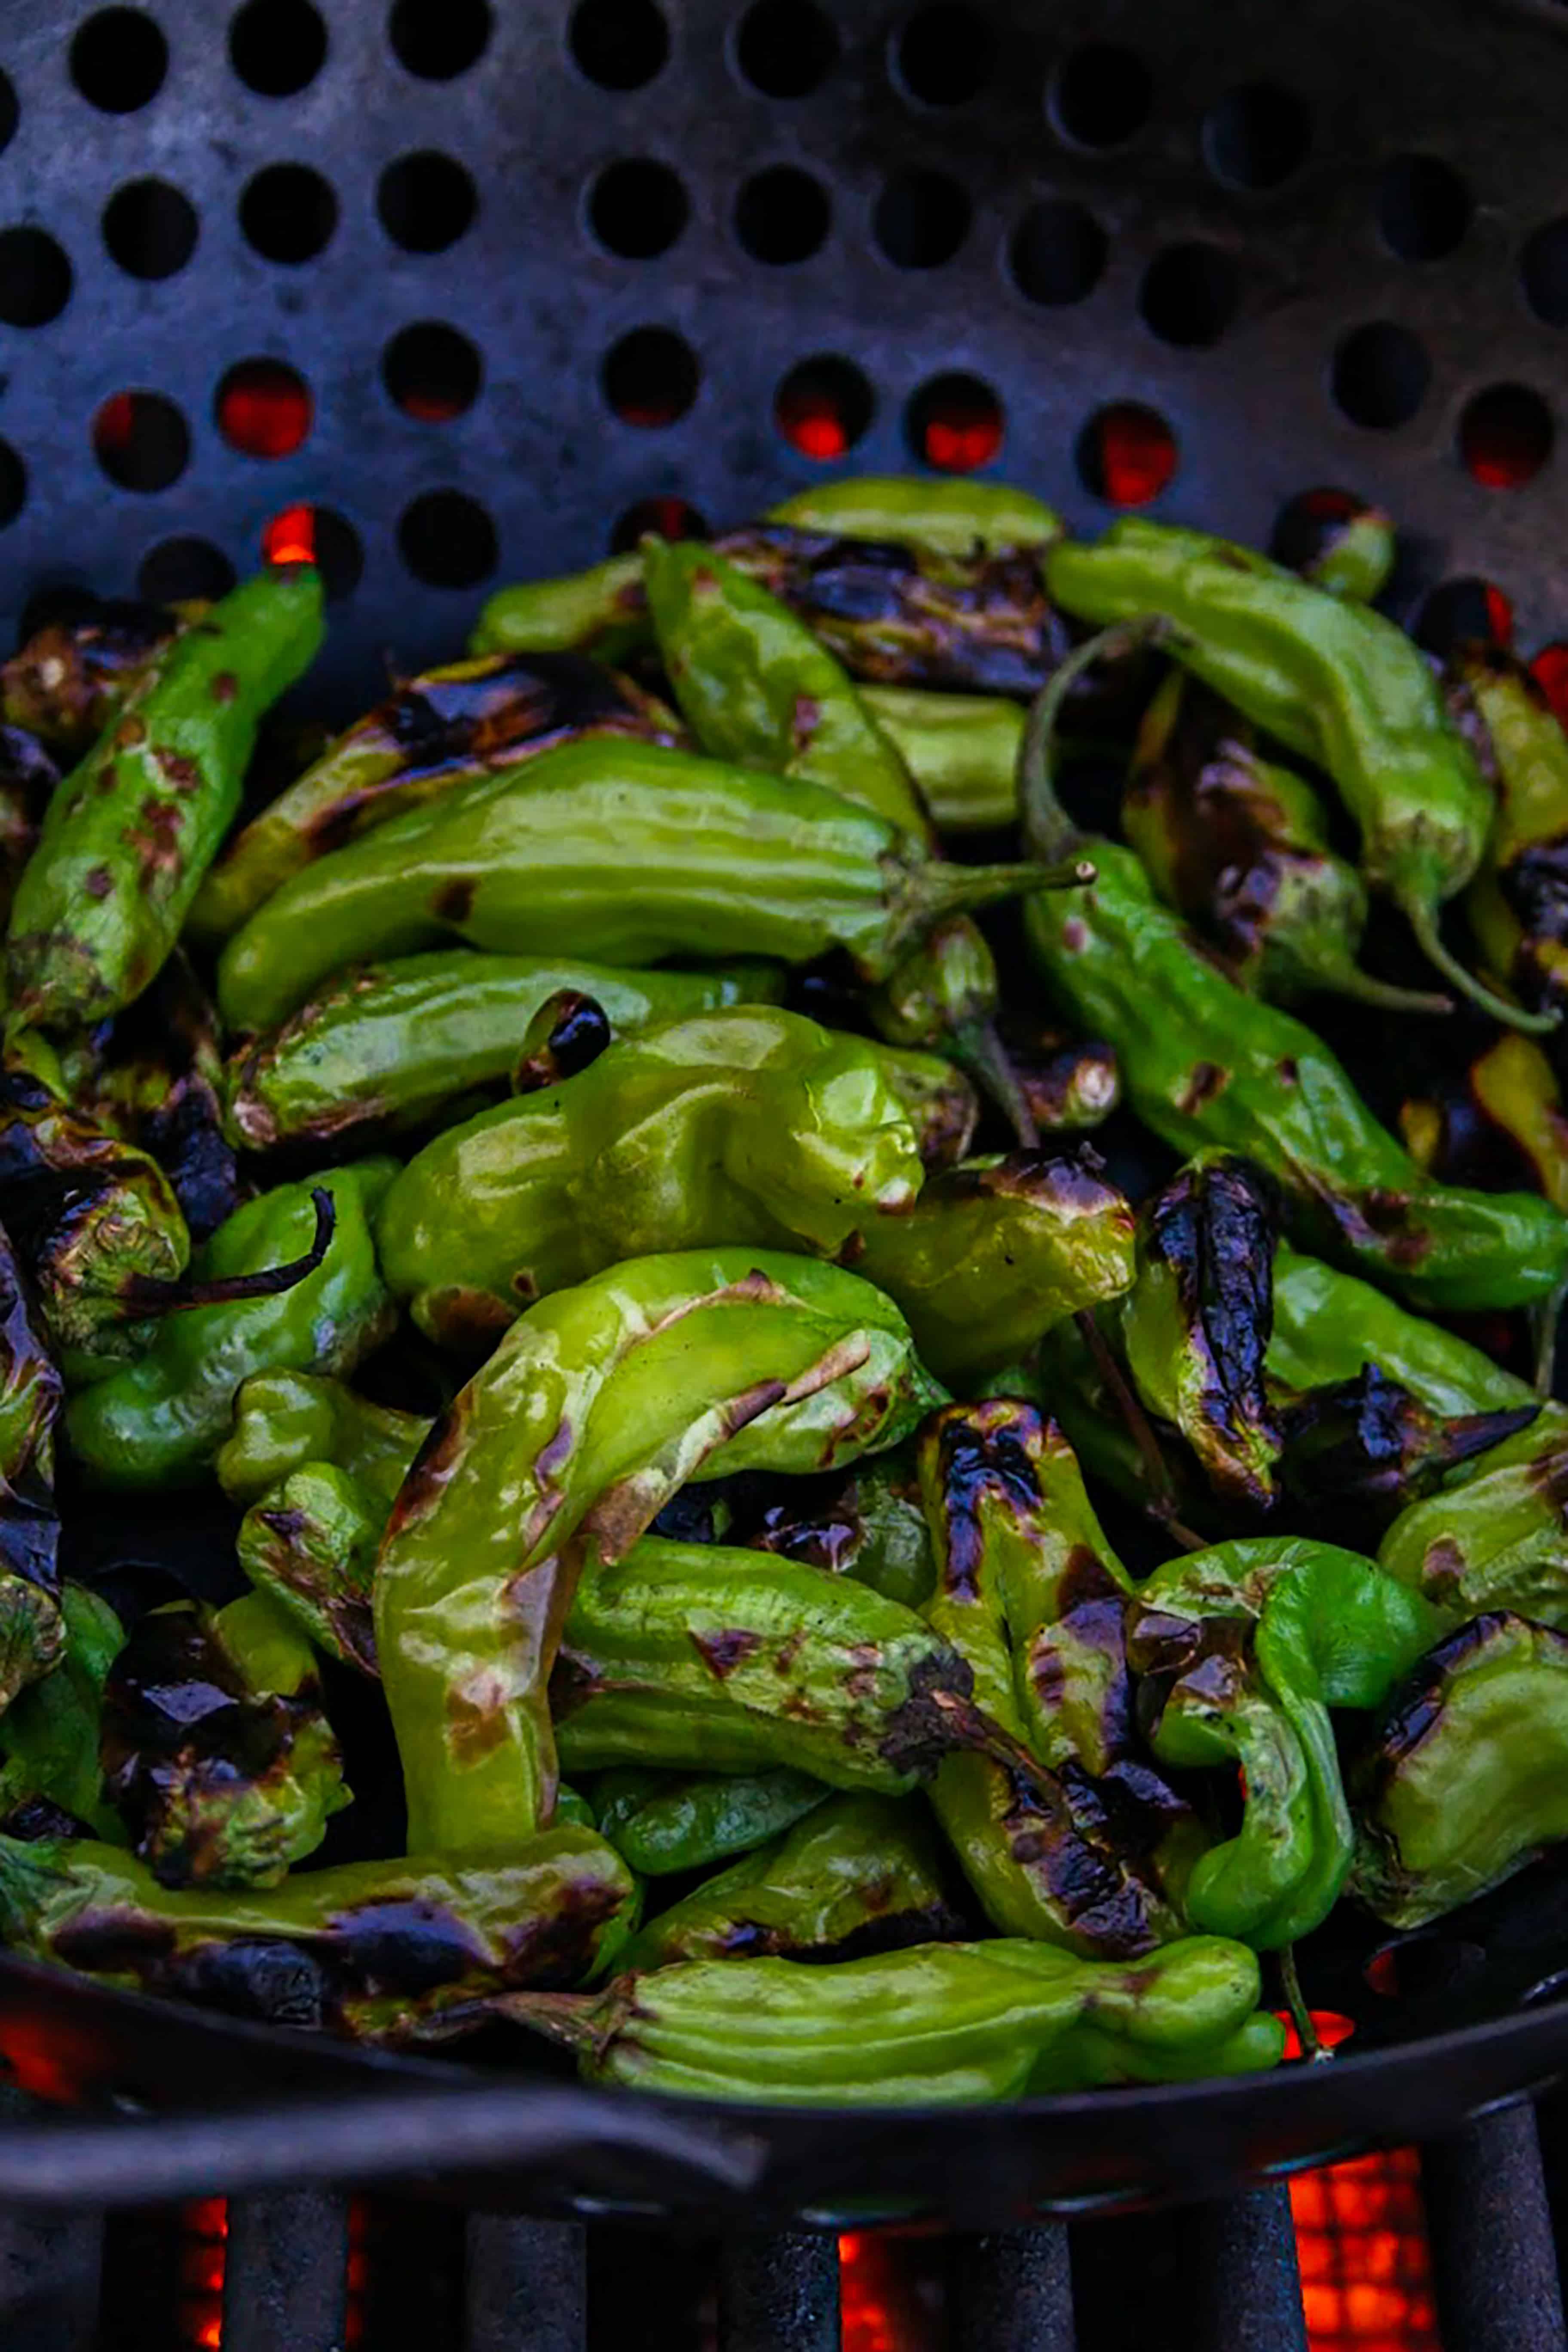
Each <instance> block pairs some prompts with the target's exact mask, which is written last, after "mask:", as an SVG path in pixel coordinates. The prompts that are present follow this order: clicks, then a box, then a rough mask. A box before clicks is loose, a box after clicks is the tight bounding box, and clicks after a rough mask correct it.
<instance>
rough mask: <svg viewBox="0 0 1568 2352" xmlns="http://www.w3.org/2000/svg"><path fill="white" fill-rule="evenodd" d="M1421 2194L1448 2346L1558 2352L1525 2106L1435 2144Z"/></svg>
mask: <svg viewBox="0 0 1568 2352" xmlns="http://www.w3.org/2000/svg"><path fill="white" fill-rule="evenodd" d="M1421 2192H1422V2195H1423V2197H1424V2199H1425V2200H1426V2234H1427V2239H1428V2242H1429V2243H1430V2245H1431V2249H1432V2283H1433V2285H1434V2287H1435V2288H1436V2296H1437V2316H1438V2319H1439V2322H1440V2323H1441V2326H1442V2331H1443V2341H1444V2343H1445V2344H1450V2345H1455V2346H1462V2347H1464V2352H1563V2347H1564V2345H1568V2334H1565V2333H1564V2329H1563V2291H1562V2287H1561V2284H1560V2283H1559V2280H1558V2273H1557V2254H1556V2250H1555V2248H1554V2247H1553V2244H1552V2216H1551V2213H1550V2211H1549V2210H1548V2207H1547V2202H1546V2189H1545V2184H1544V2182H1543V2180H1542V2171H1541V2143H1540V2140H1539V2139H1538V2137H1537V2135H1536V2128H1535V2116H1534V2115H1533V2114H1532V2112H1531V2109H1530V2108H1529V2107H1528V2106H1524V2105H1514V2106H1507V2107H1500V2108H1499V2109H1497V2110H1496V2112H1495V2113H1493V2114H1491V2115H1489V2116H1483V2117H1482V2118H1481V2119H1480V2120H1479V2122H1476V2123H1473V2124H1471V2125H1470V2126H1468V2128H1467V2129H1466V2130H1464V2131H1462V2132H1456V2133H1454V2134H1452V2135H1451V2136H1449V2137H1446V2138H1443V2139H1438V2140H1434V2141H1432V2142H1431V2143H1430V2144H1429V2145H1428V2146H1427V2147H1424V2148H1423V2149H1422V2151H1421Z"/></svg>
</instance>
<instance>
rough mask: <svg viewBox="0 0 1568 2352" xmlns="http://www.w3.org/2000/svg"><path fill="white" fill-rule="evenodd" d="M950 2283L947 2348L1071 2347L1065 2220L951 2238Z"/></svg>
mask: <svg viewBox="0 0 1568 2352" xmlns="http://www.w3.org/2000/svg"><path fill="white" fill-rule="evenodd" d="M947 2289H948V2298H949V2304H948V2307H949V2312H950V2315H951V2316H950V2320H949V2326H950V2328H951V2333H952V2345H951V2352H997V2347H999V2346H1001V2345H1017V2346H1019V2347H1027V2352H1074V2347H1075V2344H1076V2342H1077V2336H1076V2333H1075V2330H1074V2326H1073V2305H1072V2268H1071V2263H1070V2260H1069V2257H1068V2233H1067V2228H1066V2225H1065V2223H1063V2222H1060V2221H1043V2222H1041V2223H1039V2224H1038V2225H1037V2227H1036V2228H1034V2229H1030V2230H998V2231H994V2232H989V2233H987V2234H986V2235H985V2236H984V2237H963V2238H957V2239H955V2240H954V2241H953V2244H952V2254H951V2257H950V2260H949V2263H948V2273H947Z"/></svg>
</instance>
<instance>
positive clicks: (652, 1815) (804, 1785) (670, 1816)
mask: <svg viewBox="0 0 1568 2352" xmlns="http://www.w3.org/2000/svg"><path fill="white" fill-rule="evenodd" d="M828 1794H829V1790H828V1787H827V1783H826V1780H817V1779H816V1777H815V1775H813V1774H812V1773H809V1772H797V1771H795V1770H792V1769H791V1768H790V1766H789V1765H787V1764H779V1765H775V1766H773V1768H772V1769H769V1770H765V1771H762V1772H657V1771H653V1772H650V1771H648V1770H647V1769H643V1768H642V1767H639V1766H637V1765H635V1764H634V1765H626V1766H624V1767H620V1768H617V1769H613V1770H611V1771H608V1772H604V1773H601V1774H600V1776H599V1779H598V1780H597V1782H596V1783H595V1789H594V1795H593V1805H594V1819H595V1825H596V1827H597V1829H598V1832H599V1834H600V1836H601V1837H606V1838H608V1839H609V1841H610V1843H611V1844H612V1845H613V1846H614V1847H615V1849H616V1853H618V1854H619V1855H620V1857H621V1859H622V1861H623V1862H625V1863H626V1865H627V1867H628V1868H629V1869H632V1870H635V1871H636V1872H637V1875H638V1877H639V1878H668V1876H669V1875H670V1874H672V1873H675V1872H680V1871H688V1870H705V1869H710V1868H711V1866H712V1864H714V1863H716V1862H728V1861H729V1860H730V1859H731V1857H732V1856H733V1855H735V1854H743V1853H751V1852H752V1850H753V1848H755V1847H758V1846H764V1845H769V1846H771V1845H772V1844H773V1843H774V1842H775V1841H776V1840H777V1839H778V1838H779V1837H781V1836H782V1835H783V1834H784V1832H786V1831H788V1830H792V1829H794V1827H795V1823H796V1822H800V1821H804V1820H805V1816H806V1814H807V1813H809V1812H812V1811H815V1810H816V1807H817V1806H818V1805H821V1804H824V1803H826V1801H827V1797H828ZM628 1965H634V1964H630V1963H629V1964H628Z"/></svg>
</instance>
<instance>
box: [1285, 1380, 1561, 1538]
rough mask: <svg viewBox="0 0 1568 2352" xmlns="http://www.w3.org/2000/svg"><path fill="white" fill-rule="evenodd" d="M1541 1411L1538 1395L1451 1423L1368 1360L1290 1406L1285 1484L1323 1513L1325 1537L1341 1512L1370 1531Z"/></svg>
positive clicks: (1319, 1519)
mask: <svg viewBox="0 0 1568 2352" xmlns="http://www.w3.org/2000/svg"><path fill="white" fill-rule="evenodd" d="M1540 1412H1541V1405H1540V1402H1539V1401H1538V1400H1537V1401H1532V1402H1531V1403H1529V1404H1522V1405H1515V1406H1513V1407H1512V1408H1511V1409H1510V1410H1507V1411H1504V1412H1475V1413H1462V1414H1458V1415H1455V1416H1454V1417H1453V1418H1452V1419H1449V1420H1444V1419H1443V1418H1442V1417H1441V1416H1440V1415H1438V1414H1436V1413H1435V1412H1432V1410H1431V1409H1430V1407H1429V1406H1427V1405H1424V1404H1423V1403H1422V1402H1421V1401H1420V1399H1419V1398H1418V1397H1416V1396H1415V1395H1413V1394H1412V1393H1411V1391H1409V1390H1408V1389H1406V1388H1402V1387H1401V1386H1400V1384H1399V1382H1398V1381H1391V1380H1390V1379H1389V1378H1388V1377H1387V1375H1386V1373H1384V1372H1382V1371H1380V1370H1378V1368H1377V1366H1376V1365H1375V1364H1365V1365H1363V1368H1362V1370H1361V1371H1360V1372H1358V1373H1357V1375H1356V1377H1355V1379H1354V1380H1353V1381H1341V1382H1339V1383H1338V1384H1337V1385H1336V1386H1334V1387H1332V1388H1326V1389H1315V1390H1310V1391H1308V1393H1307V1394H1306V1395H1305V1396H1303V1397H1300V1398H1298V1399H1296V1400H1294V1401H1293V1402H1291V1403H1290V1404H1289V1405H1287V1406H1286V1407H1285V1409H1284V1411H1283V1412H1282V1413H1281V1416H1280V1418H1281V1422H1282V1425H1283V1428H1284V1434H1285V1446H1284V1455H1283V1461H1282V1465H1281V1467H1282V1475H1283V1482H1284V1486H1285V1490H1286V1492H1287V1494H1288V1495H1289V1496H1290V1499H1291V1501H1292V1502H1293V1503H1294V1504H1295V1505H1296V1507H1298V1508H1299V1509H1301V1510H1310V1511H1312V1512H1314V1513H1315V1514H1316V1517H1315V1519H1314V1522H1313V1524H1314V1525H1315V1527H1316V1528H1317V1529H1318V1532H1319V1533H1320V1534H1325V1533H1328V1532H1330V1529H1329V1526H1328V1521H1329V1518H1330V1517H1331V1515H1332V1514H1334V1513H1335V1512H1344V1511H1347V1510H1348V1511H1349V1512H1351V1513H1352V1515H1353V1518H1352V1524H1353V1526H1354V1528H1355V1532H1356V1533H1357V1534H1358V1535H1359V1536H1364V1535H1365V1533H1366V1531H1367V1529H1368V1528H1369V1527H1373V1526H1376V1527H1383V1526H1386V1525H1387V1523H1388V1521H1389V1520H1390V1519H1392V1518H1394V1517H1396V1515H1397V1514H1398V1513H1399V1511H1400V1510H1401V1509H1402V1508H1403V1507H1405V1505H1406V1504H1409V1503H1412V1502H1414V1501H1415V1499H1416V1497H1417V1496H1423V1495H1429V1494H1430V1493H1431V1492H1432V1490H1433V1488H1434V1487H1435V1486H1438V1485H1440V1484H1441V1482H1442V1479H1443V1476H1444V1475H1445V1473H1446V1472H1447V1471H1449V1470H1452V1469H1453V1468H1454V1467H1455V1466H1456V1465H1458V1464H1461V1463H1468V1462H1470V1461H1473V1460H1474V1459H1475V1458H1476V1457H1477V1456H1478V1455H1479V1454H1490V1453H1491V1452H1492V1451H1493V1449H1494V1448H1495V1447H1496V1446H1498V1445H1500V1444H1501V1443H1502V1442H1503V1440H1504V1439H1505V1438H1509V1437H1512V1436H1514V1435H1515V1434H1516V1433H1518V1432H1519V1431H1521V1430H1522V1429H1528V1428H1530V1427H1531V1425H1532V1423H1534V1422H1535V1421H1536V1419H1537V1418H1538V1417H1539V1415H1540Z"/></svg>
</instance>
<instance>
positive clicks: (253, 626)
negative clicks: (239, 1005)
mask: <svg viewBox="0 0 1568 2352" xmlns="http://www.w3.org/2000/svg"><path fill="white" fill-rule="evenodd" d="M320 643H321V580H320V577H319V575H318V574H317V573H316V572H314V571H312V570H311V569H310V567H309V566H304V565H295V566H290V567H284V568H282V569H279V567H277V566H269V567H268V569H267V571H265V572H262V573H261V574H260V575H259V576H258V578H256V579H254V580H250V581H247V582H246V583H245V584H244V585H243V586H242V587H239V588H237V589H235V590H234V592H233V593H232V594H230V595H228V596H226V597H225V598H224V600H223V602H222V603H221V604H215V605H214V606H213V608H212V610H211V611H210V612H209V613H208V614H205V616H204V618H203V619H202V620H201V621H199V622H198V623H196V624H195V625H194V626H193V627H191V628H190V629H188V630H186V631H184V633H183V634H182V635H179V636H176V637H174V639H173V640H172V641H171V642H170V643H169V645H168V646H166V648H165V649H164V650H163V652H162V653H160V654H159V655H158V656H156V657H155V659H154V660H153V664H152V665H151V667H149V669H148V670H147V672H146V674H145V676H144V677H142V681H141V683H140V684H139V686H138V687H137V688H135V690H134V691H133V693H132V695H131V696H130V697H129V698H127V700H126V701H125V702H124V703H123V704H122V705H121V709H120V710H119V712H118V713H117V715H115V716H114V717H113V718H112V719H110V722H109V724H108V726H107V727H106V728H105V730H104V731H103V733H102V734H101V735H100V738H99V740H98V741H97V742H96V743H95V744H94V745H93V748H92V750H91V751H89V753H88V755H87V757H86V759H85V760H84V761H82V763H81V765H80V766H79V768H77V769H76V770H74V771H73V772H72V773H71V774H70V775H68V777H67V778H66V779H65V781H64V782H63V783H62V784H61V785H60V787H59V789H58V792H57V793H56V794H55V796H54V798H53V800H52V801H51V802H50V803H49V808H48V814H47V816H46V817H45V819H44V826H43V831H42V834H41V835H40V836H39V840H38V845H37V849H36V850H35V851H34V853H33V856H32V857H31V858H30V859H29V861H28V864H27V869H26V873H25V874H24V875H23V877H22V879H21V882H20V884H19V886H18V887H17V891H16V899H15V901H14V903H13V905H12V908H11V921H10V929H9V931H8V933H7V937H6V948H5V972H6V982H7V986H8V990H9V994H10V1001H11V1004H12V1007H13V1009H14V1013H16V1014H19V1015H20V1016H21V1017H22V1018H23V1019H25V1020H27V1021H33V1022H37V1023H38V1024H41V1025H42V1026H43V1027H45V1028H59V1029H73V1028H82V1027H86V1026H88V1025H89V1024H91V1023H92V1022H94V1021H98V1020H100V1019H101V1018H102V1017H103V1015H104V1014H105V1013H117V1012H118V1011H119V1010H120V1009H121V1006H122V1005H126V1004H129V1003H131V1002H132V999H133V998H134V997H137V996H139V995H140V994H141V992H142V990H143V989H144V988H145V987H146V985H147V983H148V982H149V981H150V980H151V979H152V978H153V974H154V973H155V972H156V971H158V969H159V967H160V966H161V965H162V964H163V961H164V959H165V958H166V956H167V955H168V953H169V950H170V949H171V948H172V947H173V946H174V941H175V940H176V938H177V937H178V935H179V931H180V927H181V925H182V923H183V922H184V919H185V916H186V913H187V912H188V910H189V908H190V905H191V901H192V899H193V898H194V897H195V890H196V886H197V884H198V883H199V882H200V880H201V878H202V876H203V874H204V873H205V871H206V868H207V866H209V864H210V863H211V861H212V858H213V856H214V854H215V852H216V849H217V845H218V844H219V842H220V841H221V840H222V839H223V836H224V834H225V832H226V830H227V827H228V825H229V824H230V822H231V820H232V819H233V816H234V814H235V812H236V810H237V808H238V806H239V797H240V788H241V785H242V783H243V781H244V775H245V766H246V762H247V760H248V758H249V756H250V751H251V747H252V745H253V743H254V741H255V740H256V730H257V726H258V721H259V720H260V719H261V716H262V714H263V712H264V711H265V710H266V709H267V708H268V704H269V703H271V702H272V701H274V700H275V699H276V698H277V697H278V696H279V694H281V693H282V691H283V689H284V688H285V687H287V686H289V685H291V684H292V683H293V681H294V679H295V678H297V677H299V676H300V672H301V671H302V670H303V669H304V668H305V667H306V665H307V664H308V663H309V662H310V659H311V656H313V655H314V653H315V651H316V648H317V646H319V645H320Z"/></svg>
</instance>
